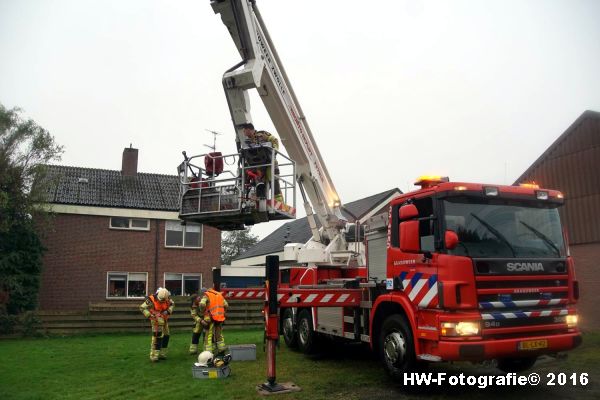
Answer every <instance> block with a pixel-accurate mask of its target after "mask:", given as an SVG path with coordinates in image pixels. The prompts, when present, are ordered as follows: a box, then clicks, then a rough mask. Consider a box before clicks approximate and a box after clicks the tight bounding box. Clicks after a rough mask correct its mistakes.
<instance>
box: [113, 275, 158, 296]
mask: <svg viewBox="0 0 600 400" xmlns="http://www.w3.org/2000/svg"><path fill="white" fill-rule="evenodd" d="M147 287H148V273H147V272H109V273H108V275H107V285H106V297H107V298H109V299H113V298H143V297H146V294H147V291H148V290H147Z"/></svg>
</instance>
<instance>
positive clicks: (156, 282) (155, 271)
mask: <svg viewBox="0 0 600 400" xmlns="http://www.w3.org/2000/svg"><path fill="white" fill-rule="evenodd" d="M154 227H155V228H156V235H155V240H154V289H153V291H154V290H156V289H157V288H158V245H159V242H160V231H159V227H160V221H159V220H158V219H155V220H154Z"/></svg>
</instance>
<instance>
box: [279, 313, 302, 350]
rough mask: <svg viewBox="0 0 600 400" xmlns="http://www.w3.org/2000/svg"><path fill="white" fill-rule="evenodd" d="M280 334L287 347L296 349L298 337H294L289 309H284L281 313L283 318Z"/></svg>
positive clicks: (294, 332)
mask: <svg viewBox="0 0 600 400" xmlns="http://www.w3.org/2000/svg"><path fill="white" fill-rule="evenodd" d="M281 333H282V335H283V340H284V342H285V344H286V346H287V347H289V348H291V349H294V348H296V347H298V336H297V335H296V328H295V327H294V319H293V313H292V310H291V309H290V308H286V309H284V311H283V316H282V318H281Z"/></svg>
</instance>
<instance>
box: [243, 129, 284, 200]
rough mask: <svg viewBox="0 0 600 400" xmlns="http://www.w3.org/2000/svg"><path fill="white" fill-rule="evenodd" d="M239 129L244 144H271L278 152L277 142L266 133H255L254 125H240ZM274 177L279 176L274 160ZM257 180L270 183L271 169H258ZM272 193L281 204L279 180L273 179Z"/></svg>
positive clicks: (277, 166)
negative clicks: (242, 134) (243, 137)
mask: <svg viewBox="0 0 600 400" xmlns="http://www.w3.org/2000/svg"><path fill="white" fill-rule="evenodd" d="M240 127H241V128H242V130H243V133H244V136H245V137H246V142H247V143H249V144H255V145H257V144H263V143H267V142H269V143H271V147H272V148H274V149H275V150H279V140H277V138H276V137H275V136H273V135H272V134H270V133H269V132H267V131H257V130H256V129H254V125H253V124H252V123H245V124H241V125H240ZM274 172H275V175H279V165H278V164H277V161H276V160H275V171H274ZM257 173H258V179H259V180H261V181H263V183H269V182H271V177H272V171H271V167H266V168H264V167H263V168H258V169H257ZM273 192H274V194H275V200H276V201H279V202H283V195H282V194H281V187H280V184H279V179H275V187H274V188H273Z"/></svg>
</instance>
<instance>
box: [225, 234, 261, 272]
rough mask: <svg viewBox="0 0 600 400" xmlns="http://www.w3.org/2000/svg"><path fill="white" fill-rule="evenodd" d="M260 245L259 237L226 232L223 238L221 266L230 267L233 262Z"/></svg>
mask: <svg viewBox="0 0 600 400" xmlns="http://www.w3.org/2000/svg"><path fill="white" fill-rule="evenodd" d="M256 243H258V236H256V235H253V234H251V233H250V229H245V230H243V231H230V232H224V233H223V237H222V238H221V264H223V265H229V264H231V261H232V260H233V259H234V258H236V257H237V256H239V255H240V254H242V253H243V252H245V251H246V250H248V249H249V248H250V247H252V246H254V245H255V244H256Z"/></svg>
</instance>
